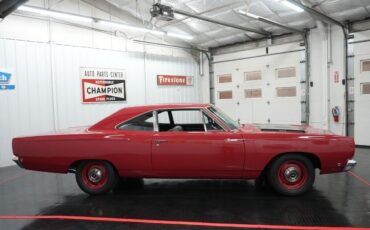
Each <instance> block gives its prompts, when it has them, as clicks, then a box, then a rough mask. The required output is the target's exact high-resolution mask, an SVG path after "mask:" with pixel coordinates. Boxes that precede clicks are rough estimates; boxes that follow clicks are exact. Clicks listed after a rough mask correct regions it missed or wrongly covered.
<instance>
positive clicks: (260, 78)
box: [215, 52, 304, 124]
mask: <svg viewBox="0 0 370 230" xmlns="http://www.w3.org/2000/svg"><path fill="white" fill-rule="evenodd" d="M301 53H302V52H294V53H285V54H278V55H267V56H264V57H256V58H251V59H245V60H239V61H231V62H230V63H229V62H224V63H219V64H216V65H215V75H221V74H224V73H225V72H228V71H229V72H232V73H233V82H232V83H228V84H219V83H217V82H216V83H215V88H216V94H217V91H222V90H226V89H232V90H233V98H232V99H229V101H226V100H217V99H216V105H217V106H219V107H220V108H221V109H223V110H225V111H226V112H227V113H228V114H229V115H230V116H232V117H233V118H234V119H240V121H241V122H242V123H269V122H270V123H284V124H285V123H289V124H292V123H293V124H300V123H301V103H300V100H301V83H300V81H301V78H302V73H304V71H303V72H302V68H301V66H302V64H301V63H300V60H301ZM220 66H222V67H223V68H221V67H220ZM225 67H229V68H225ZM225 69H228V70H225ZM292 88H293V89H292ZM278 89H279V92H282V95H280V96H278V94H277V90H278ZM292 92H293V94H292ZM216 98H217V95H216ZM231 101H233V102H234V105H233V103H232V102H231ZM235 105H238V106H235ZM234 110H237V111H234ZM286 114H289V116H286Z"/></svg>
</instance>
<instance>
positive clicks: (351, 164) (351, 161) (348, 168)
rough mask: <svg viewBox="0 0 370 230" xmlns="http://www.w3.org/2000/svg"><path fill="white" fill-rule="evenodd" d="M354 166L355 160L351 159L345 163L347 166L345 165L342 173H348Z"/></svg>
mask: <svg viewBox="0 0 370 230" xmlns="http://www.w3.org/2000/svg"><path fill="white" fill-rule="evenodd" d="M356 164H357V162H356V161H355V160H353V159H349V160H348V161H347V164H346V166H345V167H344V169H343V171H344V172H347V171H349V170H351V169H353V168H354V167H355V166H356Z"/></svg>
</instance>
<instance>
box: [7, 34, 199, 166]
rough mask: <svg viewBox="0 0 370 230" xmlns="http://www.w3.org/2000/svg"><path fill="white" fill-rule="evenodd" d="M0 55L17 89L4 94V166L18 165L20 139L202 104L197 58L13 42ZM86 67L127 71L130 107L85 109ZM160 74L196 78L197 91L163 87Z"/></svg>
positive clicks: (99, 106)
mask: <svg viewBox="0 0 370 230" xmlns="http://www.w3.org/2000/svg"><path fill="white" fill-rule="evenodd" d="M0 53H1V55H0V68H3V69H7V70H10V71H12V72H13V75H14V76H13V77H14V80H15V85H16V89H15V90H14V91H0V167H2V166H6V165H10V164H12V162H11V158H12V151H11V139H12V138H13V137H15V136H21V135H32V134H36V133H40V132H47V131H52V130H53V129H54V126H56V127H57V128H58V129H63V128H67V127H71V126H80V125H89V124H92V123H94V122H96V121H98V120H100V119H102V118H104V117H105V116H106V115H108V114H110V113H112V112H114V111H116V110H118V109H120V108H123V107H125V106H131V105H140V104H153V103H168V102H180V103H181V102H200V101H201V98H200V93H199V89H200V81H199V76H198V64H197V63H196V62H195V61H194V60H193V59H192V58H185V57H172V56H160V55H154V54H144V53H130V52H122V51H114V50H105V49H95V48H84V47H73V46H65V45H55V44H48V43H37V42H27V41H16V40H7V39H0ZM80 67H103V68H122V69H125V70H126V74H127V102H124V103H108V104H82V102H81V80H80V76H79V74H80ZM157 74H174V75H192V76H194V86H183V87H179V86H157V84H156V75H157ZM53 95H55V98H54V99H53ZM54 102H55V103H54ZM54 117H55V119H54Z"/></svg>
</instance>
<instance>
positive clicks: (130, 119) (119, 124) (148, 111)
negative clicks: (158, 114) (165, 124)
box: [114, 110, 155, 132]
mask: <svg viewBox="0 0 370 230" xmlns="http://www.w3.org/2000/svg"><path fill="white" fill-rule="evenodd" d="M154 111H155V110H147V111H145V112H143V113H140V114H138V115H136V116H133V117H131V118H129V119H127V120H124V121H121V122H120V123H118V124H117V125H115V126H114V129H116V130H121V131H125V130H124V129H119V128H118V127H119V126H121V125H123V124H125V123H127V122H130V121H132V120H134V119H136V118H138V117H140V116H142V115H145V114H147V113H150V112H152V113H153V112H154ZM153 124H154V123H153ZM126 131H128V130H126ZM129 131H138V132H154V127H153V131H139V130H129Z"/></svg>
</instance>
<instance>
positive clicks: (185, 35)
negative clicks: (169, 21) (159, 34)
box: [166, 32, 193, 40]
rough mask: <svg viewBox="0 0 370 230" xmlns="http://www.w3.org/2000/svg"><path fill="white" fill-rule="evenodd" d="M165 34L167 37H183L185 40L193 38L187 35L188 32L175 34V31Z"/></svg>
mask: <svg viewBox="0 0 370 230" xmlns="http://www.w3.org/2000/svg"><path fill="white" fill-rule="evenodd" d="M166 35H167V36H169V37H174V38H181V39H185V40H191V39H193V37H192V36H190V35H188V34H177V33H172V32H167V33H166Z"/></svg>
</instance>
